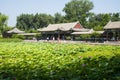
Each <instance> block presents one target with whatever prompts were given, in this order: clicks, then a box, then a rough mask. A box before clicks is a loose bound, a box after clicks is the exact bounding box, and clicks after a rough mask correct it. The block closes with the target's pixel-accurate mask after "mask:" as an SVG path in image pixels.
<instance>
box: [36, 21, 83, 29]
mask: <svg viewBox="0 0 120 80" xmlns="http://www.w3.org/2000/svg"><path fill="white" fill-rule="evenodd" d="M77 23H79V22H78V21H77V22H73V23H60V24H49V25H48V26H47V27H46V28H43V29H38V31H55V30H62V31H68V30H71V29H72V28H74V27H75V25H76V24H77ZM81 27H82V26H81Z"/></svg>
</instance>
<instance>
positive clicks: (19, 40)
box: [0, 37, 22, 42]
mask: <svg viewBox="0 0 120 80" xmlns="http://www.w3.org/2000/svg"><path fill="white" fill-rule="evenodd" d="M0 42H22V40H21V39H18V37H17V38H0Z"/></svg>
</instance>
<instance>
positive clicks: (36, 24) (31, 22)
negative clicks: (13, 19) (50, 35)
mask: <svg viewBox="0 0 120 80" xmlns="http://www.w3.org/2000/svg"><path fill="white" fill-rule="evenodd" d="M50 23H54V17H53V16H51V15H48V14H38V13H37V14H35V15H33V14H21V15H20V16H18V17H17V24H16V26H17V28H19V29H21V30H25V31H29V30H32V29H33V30H37V29H38V28H43V27H46V26H47V25H48V24H50Z"/></svg>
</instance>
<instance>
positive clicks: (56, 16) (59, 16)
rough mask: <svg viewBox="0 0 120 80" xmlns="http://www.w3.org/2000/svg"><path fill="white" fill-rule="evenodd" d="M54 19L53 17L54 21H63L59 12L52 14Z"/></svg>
mask: <svg viewBox="0 0 120 80" xmlns="http://www.w3.org/2000/svg"><path fill="white" fill-rule="evenodd" d="M54 17H55V18H54V19H55V23H63V22H65V21H64V17H63V16H62V15H61V14H60V13H55V15H54Z"/></svg>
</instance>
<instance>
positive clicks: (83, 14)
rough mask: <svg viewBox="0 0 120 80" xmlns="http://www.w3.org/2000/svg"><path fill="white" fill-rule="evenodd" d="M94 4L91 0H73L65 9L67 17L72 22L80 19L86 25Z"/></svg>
mask: <svg viewBox="0 0 120 80" xmlns="http://www.w3.org/2000/svg"><path fill="white" fill-rule="evenodd" d="M93 6H94V5H93V3H92V2H91V1H90V0H71V1H70V2H68V3H67V4H66V5H65V7H64V9H63V11H64V12H65V13H66V15H65V18H66V19H67V20H68V21H71V22H75V21H79V22H80V23H81V24H82V25H84V26H85V25H86V22H87V18H88V17H89V15H90V14H91V13H90V10H92V9H93Z"/></svg>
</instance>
